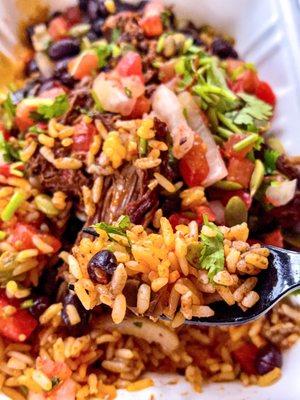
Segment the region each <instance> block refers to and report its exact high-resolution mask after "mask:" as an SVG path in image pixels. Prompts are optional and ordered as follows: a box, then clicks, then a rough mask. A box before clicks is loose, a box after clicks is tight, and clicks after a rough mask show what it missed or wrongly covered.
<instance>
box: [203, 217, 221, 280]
mask: <svg viewBox="0 0 300 400" xmlns="http://www.w3.org/2000/svg"><path fill="white" fill-rule="evenodd" d="M203 219H204V224H205V225H206V226H208V227H209V228H210V229H212V230H213V231H215V232H216V236H214V237H210V236H207V235H205V233H204V232H203V231H202V232H201V234H200V237H201V243H202V250H201V256H200V265H201V268H203V269H206V270H208V277H209V279H210V280H212V279H213V277H214V276H215V275H216V274H217V273H218V272H220V271H222V270H223V269H224V263H225V256H224V246H223V234H222V232H221V231H220V230H219V228H218V227H217V226H216V225H215V224H214V223H213V222H209V221H208V219H207V216H206V215H204V217H203Z"/></svg>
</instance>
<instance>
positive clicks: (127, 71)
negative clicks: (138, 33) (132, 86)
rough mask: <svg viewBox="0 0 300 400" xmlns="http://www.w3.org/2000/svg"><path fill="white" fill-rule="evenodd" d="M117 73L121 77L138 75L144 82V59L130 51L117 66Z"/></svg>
mask: <svg viewBox="0 0 300 400" xmlns="http://www.w3.org/2000/svg"><path fill="white" fill-rule="evenodd" d="M116 71H117V72H118V73H119V75H120V76H121V77H127V76H132V75H137V76H139V77H140V78H141V81H142V82H144V75H143V67H142V58H141V56H140V55H139V54H138V53H136V52H134V51H128V52H127V53H126V54H125V55H124V56H123V57H122V58H121V60H120V61H119V62H118V65H117V66H116Z"/></svg>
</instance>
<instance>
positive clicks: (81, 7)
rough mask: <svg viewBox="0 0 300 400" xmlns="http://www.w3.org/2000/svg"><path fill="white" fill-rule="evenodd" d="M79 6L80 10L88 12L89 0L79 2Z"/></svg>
mask: <svg viewBox="0 0 300 400" xmlns="http://www.w3.org/2000/svg"><path fill="white" fill-rule="evenodd" d="M78 5H79V8H80V10H82V11H86V9H87V5H88V0H78Z"/></svg>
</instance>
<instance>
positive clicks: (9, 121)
mask: <svg viewBox="0 0 300 400" xmlns="http://www.w3.org/2000/svg"><path fill="white" fill-rule="evenodd" d="M2 108H3V114H2V118H3V121H4V125H5V128H6V129H11V128H12V126H13V122H14V118H15V115H16V106H15V104H14V103H13V101H12V97H11V94H10V93H8V95H7V97H6V99H5V100H4V102H3V103H2Z"/></svg>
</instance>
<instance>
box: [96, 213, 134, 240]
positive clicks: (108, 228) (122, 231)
mask: <svg viewBox="0 0 300 400" xmlns="http://www.w3.org/2000/svg"><path fill="white" fill-rule="evenodd" d="M130 223H131V222H130V218H129V217H128V215H124V216H122V217H120V219H119V221H118V223H117V224H116V225H110V224H107V223H106V222H98V223H97V224H94V225H92V227H93V228H95V229H102V230H103V231H105V232H106V233H107V234H108V235H109V236H110V235H120V236H127V235H126V229H127V228H129V226H130Z"/></svg>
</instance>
